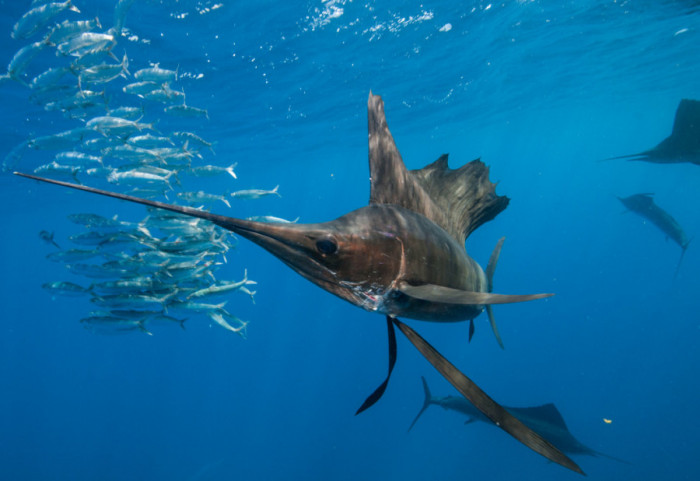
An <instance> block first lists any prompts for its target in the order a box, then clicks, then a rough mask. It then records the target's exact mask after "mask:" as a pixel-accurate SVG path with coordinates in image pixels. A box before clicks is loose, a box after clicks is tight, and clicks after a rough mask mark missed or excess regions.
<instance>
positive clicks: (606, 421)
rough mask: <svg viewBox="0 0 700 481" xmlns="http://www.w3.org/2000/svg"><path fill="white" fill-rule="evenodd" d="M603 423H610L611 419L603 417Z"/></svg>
mask: <svg viewBox="0 0 700 481" xmlns="http://www.w3.org/2000/svg"><path fill="white" fill-rule="evenodd" d="M603 422H604V423H605V424H612V419H607V418H603Z"/></svg>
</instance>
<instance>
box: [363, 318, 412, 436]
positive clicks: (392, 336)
mask: <svg viewBox="0 0 700 481" xmlns="http://www.w3.org/2000/svg"><path fill="white" fill-rule="evenodd" d="M386 327H387V330H388V333H389V372H388V373H387V375H386V379H384V382H382V383H381V384H380V385H379V387H378V388H377V389H375V390H374V392H373V393H372V394H370V395H369V397H368V398H367V399H365V402H363V403H362V406H360V409H358V410H357V412H356V413H355V416H357V415H358V414H360V413H361V412H362V411H364V410H365V409H368V408H370V407H372V406H373V405H374V403H376V402H377V401H379V399H380V398H381V397H382V395H383V394H384V391H386V387H387V385H388V384H389V378H390V377H391V372H392V371H393V370H394V366H395V365H396V332H395V331H394V323H393V321H392V318H391V317H389V316H386ZM414 422H415V421H414Z"/></svg>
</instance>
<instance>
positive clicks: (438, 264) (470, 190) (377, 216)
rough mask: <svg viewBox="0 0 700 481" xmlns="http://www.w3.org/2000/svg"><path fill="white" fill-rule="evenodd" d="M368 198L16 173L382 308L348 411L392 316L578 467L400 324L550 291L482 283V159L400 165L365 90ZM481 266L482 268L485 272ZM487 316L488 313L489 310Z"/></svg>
mask: <svg viewBox="0 0 700 481" xmlns="http://www.w3.org/2000/svg"><path fill="white" fill-rule="evenodd" d="M368 127H369V167H370V199H369V205H367V206H364V207H361V208H359V209H357V210H354V211H351V212H349V213H347V214H345V215H343V216H341V217H339V218H337V219H335V220H332V221H329V222H322V223H316V224H279V223H265V222H257V221H250V220H242V219H236V218H232V217H226V216H222V215H217V214H213V213H210V212H206V211H202V210H197V209H193V208H188V207H181V206H176V205H170V204H166V203H162V202H158V201H152V200H145V199H140V198H137V197H133V196H129V195H124V194H119V193H115V192H108V191H104V190H100V189H95V188H92V187H88V186H82V185H76V184H70V183H67V182H61V181H56V180H51V179H46V178H41V177H37V176H34V175H29V174H22V173H19V172H15V174H17V175H21V176H23V177H27V178H30V179H36V180H40V181H44V182H49V183H53V184H57V185H61V186H65V187H71V188H74V189H78V190H83V191H87V192H92V193H96V194H101V195H105V196H110V197H114V198H117V199H123V200H127V201H131V202H136V203H139V204H144V205H147V206H151V207H157V208H161V209H166V210H169V211H173V212H178V213H180V214H184V215H188V216H192V217H197V218H201V219H206V220H209V221H211V222H212V223H214V224H216V225H218V226H220V227H222V228H224V229H227V230H229V231H232V232H234V233H236V234H238V235H240V236H241V237H244V238H247V239H249V240H251V241H252V242H254V243H256V244H258V245H259V246H261V247H262V248H264V249H265V250H267V251H268V252H270V253H271V254H273V255H274V256H276V257H277V258H278V259H280V260H281V261H282V262H284V263H285V264H287V265H288V266H289V267H290V268H292V269H293V270H294V271H296V272H297V273H298V274H300V275H301V276H302V277H304V278H306V279H307V280H309V281H311V282H312V283H314V284H316V285H318V286H320V287H321V288H323V289H324V290H326V291H328V292H330V293H332V294H335V295H336V296H338V297H340V298H341V299H344V300H346V301H348V302H350V303H351V304H353V305H355V306H358V307H361V308H363V309H365V310H367V311H370V312H375V313H379V314H382V315H384V316H385V319H386V325H387V331H388V337H389V372H388V374H387V377H386V379H385V380H384V382H382V383H381V385H380V386H379V387H378V388H377V389H376V390H375V391H374V392H373V393H372V394H371V395H370V396H369V397H368V398H367V400H366V401H365V402H364V403H363V405H362V406H361V407H360V409H358V411H357V412H358V413H360V412H362V411H363V410H364V409H367V408H368V407H369V406H371V405H373V404H374V403H375V402H376V401H377V400H378V399H379V398H380V397H381V396H382V394H383V393H384V391H385V389H386V387H387V385H388V381H389V378H390V376H391V372H392V369H393V367H394V364H395V362H396V336H395V331H394V326H396V327H398V329H399V330H400V331H401V332H402V333H403V334H404V335H405V336H406V337H407V338H408V339H409V341H410V342H411V343H412V344H413V345H414V346H415V347H416V348H417V349H418V351H419V352H420V353H421V354H422V355H423V356H424V357H425V358H426V359H427V360H428V361H429V362H430V363H431V364H432V365H433V366H434V367H435V368H436V369H437V370H438V372H440V374H441V375H442V376H444V377H445V378H446V379H447V380H448V381H449V382H450V383H451V384H452V385H454V386H455V387H456V388H457V390H458V391H459V392H460V393H461V394H462V395H463V396H464V397H465V398H466V399H467V400H469V401H470V402H471V403H472V404H474V406H475V407H476V408H477V409H478V410H479V411H480V412H482V413H483V414H484V415H485V416H486V417H487V418H488V419H490V420H491V421H492V422H493V423H495V424H496V425H497V426H499V427H500V428H502V429H503V430H505V431H506V432H507V433H509V434H510V435H511V436H513V437H515V438H516V439H518V440H519V441H520V442H522V443H523V444H525V445H526V446H528V447H529V448H531V449H533V450H534V451H536V452H538V453H539V454H541V455H543V456H545V457H546V458H548V459H550V460H552V461H554V462H556V463H558V464H560V465H562V466H564V467H566V468H568V469H571V470H573V471H575V472H578V473H581V474H583V471H582V470H581V468H580V467H579V466H578V465H576V463H574V462H573V461H572V460H571V459H570V458H569V457H567V456H566V455H565V454H564V453H562V452H561V451H560V450H559V449H557V448H556V447H555V446H554V445H553V444H551V443H550V442H549V441H548V440H546V439H544V438H543V437H542V436H540V435H539V434H537V433H536V432H535V431H533V430H532V429H530V428H529V427H527V426H526V425H525V424H523V423H522V422H521V421H519V420H518V419H517V418H516V417H514V416H513V415H511V414H510V413H509V412H508V411H507V410H506V409H504V408H503V407H501V406H500V405H499V404H498V403H497V402H495V401H494V400H493V399H491V398H490V397H489V396H488V395H487V394H486V393H485V392H484V391H482V390H481V389H480V388H479V387H478V386H477V385H476V384H475V383H474V382H473V381H472V380H471V379H469V378H468V377H467V376H465V375H464V374H463V373H462V372H460V371H459V370H458V369H457V368H456V367H455V366H454V365H453V364H451V363H450V362H449V361H448V360H447V359H446V358H445V357H443V356H442V355H441V354H440V353H439V352H438V351H437V350H436V349H435V348H434V347H433V346H431V345H430V344H429V343H428V342H427V341H426V340H425V339H423V338H422V337H421V336H420V335H419V334H418V333H417V332H416V331H415V330H413V329H412V328H411V327H410V326H408V325H407V324H405V323H403V322H402V321H400V320H399V318H400V317H402V318H410V319H416V320H422V321H433V322H456V321H471V320H473V319H474V318H475V317H477V316H478V315H479V314H480V313H481V312H482V311H483V310H484V309H486V310H490V308H491V307H490V306H491V305H493V304H504V303H513V302H522V301H530V300H534V299H541V298H545V297H548V296H550V295H551V294H530V295H501V294H494V293H492V292H491V287H492V286H491V284H492V283H491V278H492V276H493V269H495V264H496V261H497V259H498V255H499V253H500V248H501V245H502V241H501V242H499V243H498V245H497V246H496V249H495V250H494V254H493V255H492V256H491V261H490V263H489V267H488V268H487V270H486V271H487V272H486V273H485V272H484V271H483V270H482V268H481V267H480V266H479V264H478V263H477V262H476V261H474V260H473V259H472V258H471V257H469V255H467V252H466V250H465V240H466V238H467V237H468V236H469V234H471V233H472V232H473V231H474V230H475V229H477V228H478V227H479V226H480V225H482V224H483V223H485V222H487V221H489V220H491V219H493V218H494V217H495V216H496V215H498V214H499V213H500V212H501V211H503V209H505V208H506V206H507V205H508V202H509V199H508V198H507V197H505V196H499V195H497V194H496V192H495V184H493V183H492V182H491V181H490V180H489V169H488V167H487V166H486V165H485V164H484V163H483V162H481V160H479V159H477V160H474V161H471V162H469V163H467V164H465V165H463V166H462V167H460V168H458V169H450V168H449V167H448V162H447V155H443V156H441V157H440V158H438V159H437V160H436V161H435V162H433V163H431V164H429V165H428V166H426V167H424V168H422V169H418V170H410V171H409V170H408V169H407V168H406V167H405V165H404V163H403V160H402V158H401V154H400V153H399V150H398V148H397V147H396V144H395V142H394V138H393V137H392V135H391V132H390V131H389V127H388V125H387V121H386V116H385V113H384V103H383V101H382V99H381V97H379V96H376V95H373V94H372V93H371V92H370V95H369V100H368ZM487 273H488V275H487ZM491 317H492V316H491Z"/></svg>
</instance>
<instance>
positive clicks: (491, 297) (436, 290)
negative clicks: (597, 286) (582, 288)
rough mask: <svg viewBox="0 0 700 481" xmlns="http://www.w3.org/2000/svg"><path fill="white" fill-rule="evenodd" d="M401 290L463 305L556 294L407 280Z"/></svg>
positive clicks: (418, 297) (447, 302)
mask: <svg viewBox="0 0 700 481" xmlns="http://www.w3.org/2000/svg"><path fill="white" fill-rule="evenodd" d="M399 290H400V291H401V292H403V293H404V294H406V295H407V296H409V297H414V298H416V299H421V300H423V301H428V302H439V303H443V304H461V305H474V306H478V305H488V304H512V303H515V302H526V301H534V300H535V299H544V298H545V297H552V296H553V295H554V294H516V295H510V294H492V293H490V292H475V291H463V290H460V289H452V288H451V287H443V286H436V285H435V284H423V285H420V286H412V285H410V284H408V283H406V282H403V283H401V284H400V285H399Z"/></svg>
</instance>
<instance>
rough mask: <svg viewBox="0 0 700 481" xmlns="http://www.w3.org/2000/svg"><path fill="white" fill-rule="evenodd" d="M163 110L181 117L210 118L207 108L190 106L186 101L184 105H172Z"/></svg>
mask: <svg viewBox="0 0 700 481" xmlns="http://www.w3.org/2000/svg"><path fill="white" fill-rule="evenodd" d="M163 111H164V112H165V113H167V114H171V115H178V116H180V117H204V118H206V119H207V120H209V112H208V111H207V110H206V109H200V108H197V107H190V106H189V105H186V104H184V103H183V104H182V105H171V106H170V107H166V108H165V109H163Z"/></svg>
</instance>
